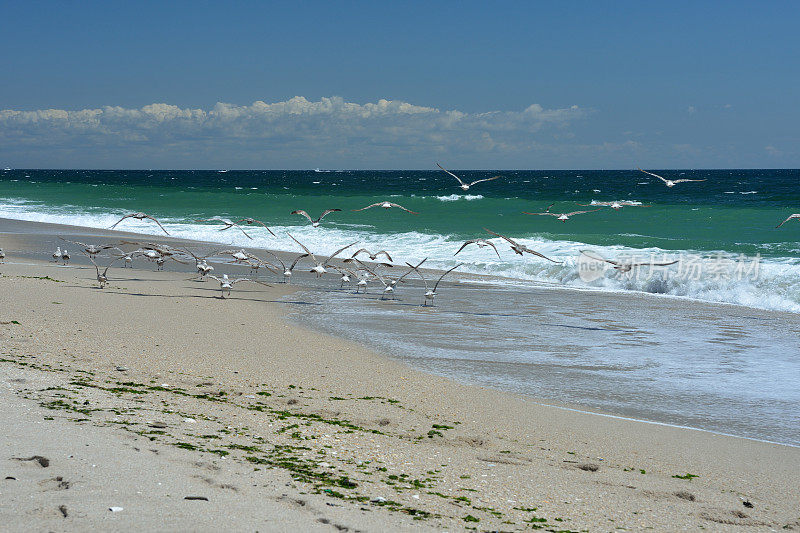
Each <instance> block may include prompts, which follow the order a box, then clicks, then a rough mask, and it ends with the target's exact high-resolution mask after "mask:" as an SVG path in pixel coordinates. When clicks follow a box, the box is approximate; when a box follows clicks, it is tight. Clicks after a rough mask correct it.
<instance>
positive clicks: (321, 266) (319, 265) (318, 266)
mask: <svg viewBox="0 0 800 533" xmlns="http://www.w3.org/2000/svg"><path fill="white" fill-rule="evenodd" d="M286 235H289V237H291V239H292V240H293V241H294V242H296V243H297V244H299V245H300V248H302V249H303V250H304V251H305V252H306V254H307V255H310V256H311V259H312V260H313V261H314V263H315V265H314V268H312V269H311V270H310V272H315V273H316V274H317V277H318V278H319V277H322V275H323V274H325V273H327V272H328V271H327V270H325V267H326V266H328V265H329V263H330V262H331V260H332V259H333V258H334V257H336V256H337V255H339V254H340V253H342V252H344V251H345V250H347V249H348V248H350V247H351V246H355V245H356V244H358V241H355V242H353V243H350V244H348V245H347V246H343V247H342V248H339V249H338V250H336V251H335V252H333V254H332V255H331V256H330V257H328V258H327V259H326V260H325V261H318V260H317V258H316V256H315V255H314V254H313V253H311V250H309V249H308V248H306V247H305V245H304V244H303V243H301V242H300V241H298V240H297V239H295V238H294V236H293V235H292V234H290V233H287V234H286ZM295 262H296V261H295Z"/></svg>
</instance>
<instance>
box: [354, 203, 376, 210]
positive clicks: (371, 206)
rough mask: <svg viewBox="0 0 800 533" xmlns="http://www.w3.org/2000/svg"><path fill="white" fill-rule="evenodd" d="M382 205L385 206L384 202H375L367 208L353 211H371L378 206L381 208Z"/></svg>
mask: <svg viewBox="0 0 800 533" xmlns="http://www.w3.org/2000/svg"><path fill="white" fill-rule="evenodd" d="M381 204H383V202H375V203H374V204H371V205H368V206H367V207H362V208H361V209H353V211H364V210H365V209H370V208H373V207H377V206H379V205H381Z"/></svg>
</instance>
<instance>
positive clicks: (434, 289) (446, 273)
mask: <svg viewBox="0 0 800 533" xmlns="http://www.w3.org/2000/svg"><path fill="white" fill-rule="evenodd" d="M463 264H464V263H459V264H457V265H456V266H454V267H453V268H451V269H450V270H448V271H447V272H445V273H444V274H442V275H441V276H439V279H438V281H437V282H436V285H434V286H433V292H436V287H438V286H439V283H441V281H442V280H443V279H444V277H445V276H446V275H448V274H449V273H450V272H452V271H453V270H455V269H457V268H458V267H460V266H461V265H463Z"/></svg>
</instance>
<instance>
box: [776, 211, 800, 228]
mask: <svg viewBox="0 0 800 533" xmlns="http://www.w3.org/2000/svg"><path fill="white" fill-rule="evenodd" d="M793 218H800V213H795V214H793V215H789V217H788V218H787V219H786V220H784V221H783V222H781V223H780V224H778V225H777V226H775V229H778V228H780V227H781V226H783V225H784V224H786V223H787V222H789V221H790V220H792V219H793Z"/></svg>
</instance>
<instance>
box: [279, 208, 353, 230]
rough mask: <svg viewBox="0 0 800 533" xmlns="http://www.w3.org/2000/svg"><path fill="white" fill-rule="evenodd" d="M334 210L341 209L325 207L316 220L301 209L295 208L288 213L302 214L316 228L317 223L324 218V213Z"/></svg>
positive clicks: (333, 211)
mask: <svg viewBox="0 0 800 533" xmlns="http://www.w3.org/2000/svg"><path fill="white" fill-rule="evenodd" d="M336 211H341V209H326V210H325V211H323V212H322V214H321V215H320V216H319V218H318V219H316V220H314V219H313V218H311V217H310V216H309V214H308V213H306V212H305V211H303V210H302V209H297V210H295V211H292V212H291V213H290V214H291V215H303V216H304V217H306V218H307V219H308V221H309V222H311V226H312V227H314V228H317V227H319V223H320V222H321V221H322V219H323V218H325V216H326V215H328V214H329V213H335V212H336Z"/></svg>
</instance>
